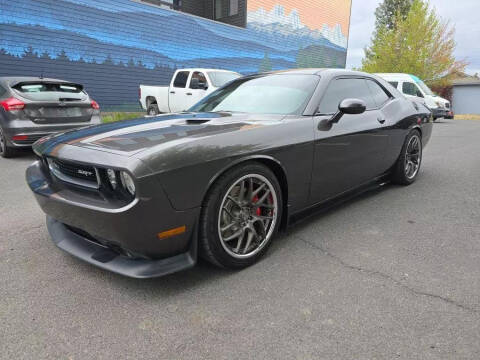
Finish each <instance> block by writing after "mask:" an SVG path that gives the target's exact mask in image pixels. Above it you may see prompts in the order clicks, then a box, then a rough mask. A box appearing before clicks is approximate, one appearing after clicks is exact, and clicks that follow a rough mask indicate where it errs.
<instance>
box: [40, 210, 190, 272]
mask: <svg viewBox="0 0 480 360" xmlns="http://www.w3.org/2000/svg"><path fill="white" fill-rule="evenodd" d="M47 228H48V232H49V233H50V236H51V238H52V240H53V242H54V243H55V245H56V246H57V247H59V248H60V249H62V250H64V251H66V252H67V253H69V254H71V255H73V256H75V257H77V258H79V259H81V260H83V261H86V262H88V263H90V264H92V265H95V266H98V267H100V268H102V269H105V270H109V271H112V272H114V273H117V274H120V275H124V276H128V277H132V278H137V279H145V278H153V277H159V276H164V275H168V274H171V273H175V272H178V271H181V270H185V269H188V268H191V267H193V266H194V265H195V263H196V259H197V247H196V244H197V242H192V244H191V246H190V249H189V250H188V251H187V252H185V253H183V254H179V255H176V256H172V257H170V258H166V259H160V260H147V259H131V258H128V257H126V256H122V255H120V254H118V252H116V251H114V250H112V249H110V248H108V247H106V246H101V245H99V244H98V243H96V242H94V241H92V240H90V239H88V238H86V237H83V236H81V235H80V234H77V233H75V232H73V231H71V230H70V229H69V228H68V227H67V226H65V225H64V224H62V223H61V222H59V221H57V220H54V219H52V218H51V217H49V216H47Z"/></svg>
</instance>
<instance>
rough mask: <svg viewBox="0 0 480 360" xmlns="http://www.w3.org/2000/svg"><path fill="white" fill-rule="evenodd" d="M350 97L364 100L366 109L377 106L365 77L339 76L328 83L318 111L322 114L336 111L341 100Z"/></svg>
mask: <svg viewBox="0 0 480 360" xmlns="http://www.w3.org/2000/svg"><path fill="white" fill-rule="evenodd" d="M352 98H353V99H361V100H363V101H365V103H366V105H367V110H371V109H374V108H376V107H377V104H376V103H375V101H374V99H373V97H372V95H371V92H370V90H369V88H368V86H367V81H366V80H365V79H361V78H340V79H336V80H333V81H332V82H331V83H330V84H329V85H328V88H327V91H326V92H325V95H324V97H323V98H322V101H321V102H320V107H319V111H320V113H322V114H334V113H336V112H337V111H338V106H339V105H340V103H341V102H342V101H343V100H345V99H352Z"/></svg>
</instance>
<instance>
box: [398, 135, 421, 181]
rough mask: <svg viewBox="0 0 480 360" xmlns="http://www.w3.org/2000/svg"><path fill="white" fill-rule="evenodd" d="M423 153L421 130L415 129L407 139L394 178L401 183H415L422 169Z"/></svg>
mask: <svg viewBox="0 0 480 360" xmlns="http://www.w3.org/2000/svg"><path fill="white" fill-rule="evenodd" d="M422 154H423V148H422V138H421V136H420V132H419V131H418V130H413V131H412V132H411V133H410V134H408V136H407V138H406V139H405V143H404V145H403V148H402V152H401V154H400V157H399V158H398V160H397V164H396V165H395V170H394V173H393V178H392V180H393V181H394V182H395V183H397V184H400V185H410V184H411V183H413V182H414V181H415V180H416V178H417V176H418V173H419V171H420V166H421V164H422Z"/></svg>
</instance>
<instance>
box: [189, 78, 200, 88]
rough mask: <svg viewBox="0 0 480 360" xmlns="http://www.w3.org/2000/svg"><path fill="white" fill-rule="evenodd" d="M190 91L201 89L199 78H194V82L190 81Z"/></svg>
mask: <svg viewBox="0 0 480 360" xmlns="http://www.w3.org/2000/svg"><path fill="white" fill-rule="evenodd" d="M190 89H193V90H197V89H200V81H198V79H197V78H192V80H190Z"/></svg>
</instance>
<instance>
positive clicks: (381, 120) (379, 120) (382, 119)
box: [377, 117, 385, 124]
mask: <svg viewBox="0 0 480 360" xmlns="http://www.w3.org/2000/svg"><path fill="white" fill-rule="evenodd" d="M377 120H378V122H379V123H380V124H384V123H385V119H384V118H381V117H379V118H377Z"/></svg>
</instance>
